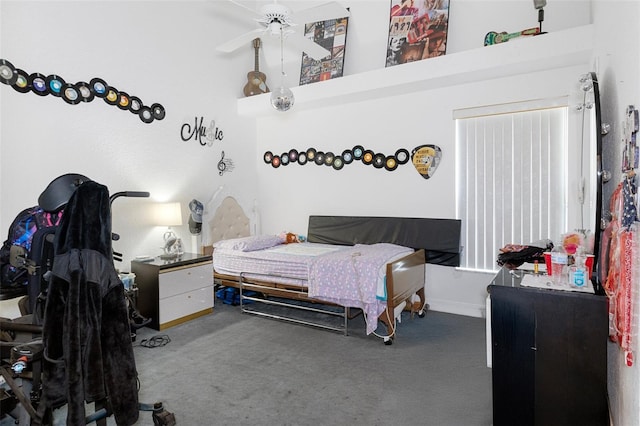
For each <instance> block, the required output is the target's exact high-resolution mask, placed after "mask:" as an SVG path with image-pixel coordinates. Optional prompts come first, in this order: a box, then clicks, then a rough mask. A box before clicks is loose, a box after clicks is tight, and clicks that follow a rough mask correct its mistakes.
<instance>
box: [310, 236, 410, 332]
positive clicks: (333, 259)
mask: <svg viewBox="0 0 640 426" xmlns="http://www.w3.org/2000/svg"><path fill="white" fill-rule="evenodd" d="M412 252H413V250H412V249H410V248H407V247H402V246H398V245H395V244H389V243H379V244H371V245H364V244H356V245H355V246H353V247H350V248H349V249H346V250H341V251H339V252H335V253H328V254H325V255H323V256H319V257H317V258H315V259H313V260H312V261H311V264H310V268H309V286H308V287H309V297H312V298H315V299H319V300H324V301H326V302H332V303H336V304H339V305H342V306H348V307H355V308H360V309H362V310H363V311H364V313H365V315H366V321H367V334H370V333H373V332H374V331H375V330H376V328H377V326H378V317H379V316H380V314H381V313H382V312H384V309H385V307H386V301H383V300H379V299H378V298H377V297H376V293H377V289H378V283H379V282H380V280H384V279H385V277H384V274H385V271H384V270H381V268H384V267H385V265H386V264H387V263H388V262H390V261H392V260H394V259H397V258H399V257H401V256H403V255H408V254H411V253H412Z"/></svg>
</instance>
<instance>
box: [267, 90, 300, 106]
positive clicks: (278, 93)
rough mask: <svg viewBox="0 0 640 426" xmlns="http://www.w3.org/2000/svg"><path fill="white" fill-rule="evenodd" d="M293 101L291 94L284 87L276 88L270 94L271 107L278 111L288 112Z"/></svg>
mask: <svg viewBox="0 0 640 426" xmlns="http://www.w3.org/2000/svg"><path fill="white" fill-rule="evenodd" d="M294 101H295V99H294V97H293V92H292V91H291V90H290V89H288V88H286V87H278V88H277V89H275V90H273V91H272V92H271V105H272V106H273V107H274V108H275V109H277V110H278V111H281V112H285V111H288V110H289V109H291V107H292V106H293V102H294Z"/></svg>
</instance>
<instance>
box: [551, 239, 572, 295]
mask: <svg viewBox="0 0 640 426" xmlns="http://www.w3.org/2000/svg"><path fill="white" fill-rule="evenodd" d="M568 263H569V255H568V254H567V252H566V251H565V250H564V248H563V247H562V246H561V245H557V246H555V247H554V248H553V250H551V279H552V280H553V283H554V284H555V285H558V286H566V285H567V282H568V280H569V276H568V275H569V273H568V272H569V271H568Z"/></svg>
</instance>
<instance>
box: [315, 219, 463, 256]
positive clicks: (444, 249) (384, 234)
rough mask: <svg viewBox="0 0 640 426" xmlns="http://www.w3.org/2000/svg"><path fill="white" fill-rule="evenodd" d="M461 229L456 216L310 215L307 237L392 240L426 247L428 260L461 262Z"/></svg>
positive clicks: (348, 242) (349, 241)
mask: <svg viewBox="0 0 640 426" xmlns="http://www.w3.org/2000/svg"><path fill="white" fill-rule="evenodd" d="M460 229H461V221H460V220H457V219H426V218H408V217H363V216H309V229H308V232H307V240H308V241H309V242H311V243H325V244H338V245H353V244H374V243H393V244H398V245H401V246H405V247H411V248H414V249H424V251H425V257H426V259H425V261H426V262H428V263H434V264H437V265H444V266H460Z"/></svg>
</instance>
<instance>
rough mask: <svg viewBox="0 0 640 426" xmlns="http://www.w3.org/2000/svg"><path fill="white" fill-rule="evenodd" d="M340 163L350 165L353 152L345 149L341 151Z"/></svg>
mask: <svg viewBox="0 0 640 426" xmlns="http://www.w3.org/2000/svg"><path fill="white" fill-rule="evenodd" d="M342 161H343V162H344V164H351V162H352V161H353V152H351V150H350V149H345V150H344V151H342Z"/></svg>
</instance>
